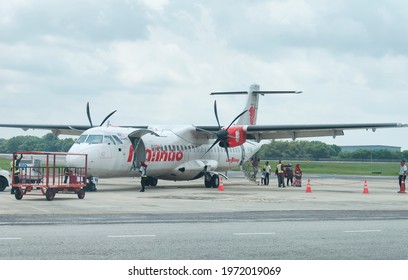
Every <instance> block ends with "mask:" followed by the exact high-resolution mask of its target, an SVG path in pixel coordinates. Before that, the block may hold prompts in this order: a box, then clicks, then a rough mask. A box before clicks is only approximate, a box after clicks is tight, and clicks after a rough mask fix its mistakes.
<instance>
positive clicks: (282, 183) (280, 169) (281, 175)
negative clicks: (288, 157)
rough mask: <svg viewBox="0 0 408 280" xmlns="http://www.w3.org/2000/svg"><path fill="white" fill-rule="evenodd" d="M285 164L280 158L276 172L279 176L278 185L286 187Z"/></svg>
mask: <svg viewBox="0 0 408 280" xmlns="http://www.w3.org/2000/svg"><path fill="white" fill-rule="evenodd" d="M283 168H284V165H283V164H282V161H281V160H279V163H278V165H276V170H275V174H276V175H277V176H278V187H279V188H280V187H283V188H285V187H286V186H285V173H284V172H283Z"/></svg>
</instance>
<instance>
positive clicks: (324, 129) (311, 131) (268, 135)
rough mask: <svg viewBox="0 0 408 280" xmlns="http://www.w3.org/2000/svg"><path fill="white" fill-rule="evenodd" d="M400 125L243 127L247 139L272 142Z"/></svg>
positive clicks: (200, 128)
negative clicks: (274, 140)
mask: <svg viewBox="0 0 408 280" xmlns="http://www.w3.org/2000/svg"><path fill="white" fill-rule="evenodd" d="M407 126H408V125H407V124H401V123H362V124H309V125H308V124H303V125H296V124H295V125H248V126H244V130H245V131H246V133H247V139H255V140H257V141H260V140H265V139H268V140H273V139H293V140H295V139H297V138H305V137H322V136H332V137H336V136H341V135H344V130H357V129H360V130H361V129H366V130H372V131H375V130H376V129H377V128H397V127H407ZM196 130H197V131H199V132H202V131H203V130H205V131H208V132H217V131H218V130H219V127H218V126H197V127H196Z"/></svg>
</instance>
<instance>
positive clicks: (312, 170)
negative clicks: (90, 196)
mask: <svg viewBox="0 0 408 280" xmlns="http://www.w3.org/2000/svg"><path fill="white" fill-rule="evenodd" d="M269 162H270V164H271V166H272V170H274V169H275V165H276V164H277V163H276V162H274V161H269ZM283 163H284V164H286V163H288V162H285V161H284V162H283ZM291 163H292V166H293V168H295V164H296V163H300V166H301V168H302V170H303V173H305V174H338V175H374V174H375V175H378V174H377V173H378V172H380V174H379V175H382V176H398V172H399V168H400V163H399V162H385V163H383V162H323V161H304V162H295V161H292V162H291ZM263 165H264V162H261V163H260V166H261V167H262V166H263ZM0 167H1V168H3V169H5V170H10V160H8V159H2V158H0ZM373 172H376V173H374V174H373Z"/></svg>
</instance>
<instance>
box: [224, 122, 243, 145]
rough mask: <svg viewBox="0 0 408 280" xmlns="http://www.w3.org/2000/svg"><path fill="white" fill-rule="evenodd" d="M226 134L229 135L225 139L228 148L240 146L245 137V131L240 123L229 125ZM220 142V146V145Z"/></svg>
mask: <svg viewBox="0 0 408 280" xmlns="http://www.w3.org/2000/svg"><path fill="white" fill-rule="evenodd" d="M228 135H229V136H230V137H229V138H228V139H227V145H228V147H230V148H232V147H237V146H241V145H242V144H244V143H245V141H246V139H247V134H246V131H245V129H244V126H242V125H231V126H230V127H229V128H228ZM221 143H222V142H220V146H221V145H222V144H221Z"/></svg>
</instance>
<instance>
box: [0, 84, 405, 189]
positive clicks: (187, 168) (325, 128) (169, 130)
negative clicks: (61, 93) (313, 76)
mask: <svg viewBox="0 0 408 280" xmlns="http://www.w3.org/2000/svg"><path fill="white" fill-rule="evenodd" d="M298 93H300V92H297V91H260V87H259V85H256V84H254V85H251V86H250V89H249V91H240V92H213V93H211V94H212V95H219V94H245V95H247V96H248V97H247V102H246V106H245V108H244V110H243V111H242V112H241V113H240V114H239V115H238V116H237V117H236V118H235V119H234V120H233V121H232V122H231V123H230V124H229V125H228V126H222V125H221V123H220V121H219V118H218V111H217V103H216V102H214V114H215V118H216V121H217V125H213V126H194V125H177V126H176V125H174V126H110V125H106V126H104V123H105V122H106V121H107V120H108V118H109V117H110V116H111V115H112V114H113V113H115V112H116V111H113V112H112V113H110V114H109V115H108V116H107V117H106V118H105V119H104V120H103V121H102V123H101V124H100V125H99V126H94V125H93V123H92V120H91V115H90V110H89V103H88V105H87V115H88V120H89V123H90V125H25V124H0V127H12V128H22V129H24V130H27V129H48V130H51V131H52V132H53V133H54V134H55V135H59V134H65V135H79V138H78V139H77V140H76V142H75V143H74V144H73V146H72V147H71V148H70V150H69V153H83V154H88V174H89V178H88V186H89V189H90V190H95V189H96V187H95V184H96V182H97V178H103V177H125V176H139V172H138V170H139V167H140V165H141V162H144V163H146V164H147V166H148V168H147V175H148V181H147V182H148V185H151V186H156V185H157V184H158V180H159V179H161V180H171V181H183V180H195V179H199V178H204V185H205V187H207V188H210V187H214V188H216V187H218V185H219V179H220V176H223V177H225V178H226V176H225V174H224V172H225V171H228V170H231V169H233V168H236V167H239V166H241V167H242V166H243V164H244V163H246V162H248V161H249V160H250V159H251V158H252V157H253V156H254V155H255V154H256V153H257V152H258V151H259V149H260V148H261V146H262V143H261V140H266V139H269V140H272V139H285V138H289V139H293V140H295V139H297V138H303V137H321V136H332V137H336V136H340V135H344V132H343V131H344V130H350V129H367V130H368V129H371V130H373V131H375V130H376V129H377V128H395V127H406V126H407V125H406V124H400V123H363V124H314V125H306V124H305V125H257V124H256V121H257V112H258V101H259V96H260V95H265V94H298ZM235 122H236V123H235ZM77 161H79V159H78V158H77V156H73V155H69V156H67V157H66V164H67V166H77V164H78V163H77Z"/></svg>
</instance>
